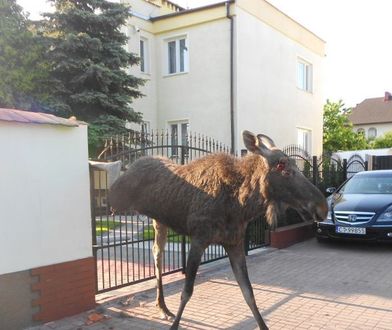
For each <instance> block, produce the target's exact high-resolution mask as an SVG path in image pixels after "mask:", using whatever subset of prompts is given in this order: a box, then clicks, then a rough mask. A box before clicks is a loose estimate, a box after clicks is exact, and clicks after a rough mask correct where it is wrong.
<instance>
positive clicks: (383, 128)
mask: <svg viewBox="0 0 392 330" xmlns="http://www.w3.org/2000/svg"><path fill="white" fill-rule="evenodd" d="M372 127H374V128H375V129H376V130H377V136H376V137H377V138H378V137H381V136H383V135H384V134H385V133H388V132H390V131H392V123H383V124H368V125H355V126H354V127H353V130H354V132H357V131H358V129H360V128H362V129H364V130H365V137H366V138H368V137H369V128H372Z"/></svg>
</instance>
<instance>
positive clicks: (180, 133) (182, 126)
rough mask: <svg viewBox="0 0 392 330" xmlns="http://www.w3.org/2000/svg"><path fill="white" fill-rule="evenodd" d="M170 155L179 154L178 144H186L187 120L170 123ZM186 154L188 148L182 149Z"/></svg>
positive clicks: (187, 133)
mask: <svg viewBox="0 0 392 330" xmlns="http://www.w3.org/2000/svg"><path fill="white" fill-rule="evenodd" d="M170 134H171V144H172V149H171V152H172V156H179V149H182V148H179V147H178V146H188V135H189V123H188V122H187V121H182V122H172V123H170ZM184 151H185V153H186V154H188V150H187V149H185V150H184Z"/></svg>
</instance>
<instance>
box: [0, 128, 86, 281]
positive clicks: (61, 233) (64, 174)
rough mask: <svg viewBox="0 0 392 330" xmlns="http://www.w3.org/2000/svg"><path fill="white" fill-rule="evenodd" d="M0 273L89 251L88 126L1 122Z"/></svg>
mask: <svg viewBox="0 0 392 330" xmlns="http://www.w3.org/2000/svg"><path fill="white" fill-rule="evenodd" d="M0 150H1V153H0V183H1V184H0V205H1V207H0V210H1V215H0V228H1V233H2V235H1V236H2V237H1V240H0V260H1V262H0V274H5V273H11V272H16V271H21V270H27V269H31V268H34V267H39V266H44V265H50V264H56V263H60V262H65V261H71V260H76V259H81V258H85V257H89V256H92V248H91V246H92V243H91V217H90V193H89V170H88V150H87V126H86V125H81V126H79V127H64V126H54V125H38V124H22V123H15V122H0Z"/></svg>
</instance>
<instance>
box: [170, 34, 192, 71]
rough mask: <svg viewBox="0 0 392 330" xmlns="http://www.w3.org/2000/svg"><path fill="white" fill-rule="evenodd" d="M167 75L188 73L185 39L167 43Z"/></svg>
mask: <svg viewBox="0 0 392 330" xmlns="http://www.w3.org/2000/svg"><path fill="white" fill-rule="evenodd" d="M167 59H168V63H167V65H168V67H167V68H168V70H167V72H168V74H174V73H180V72H187V71H188V47H187V41H186V38H185V37H182V38H178V39H174V40H170V41H168V42H167Z"/></svg>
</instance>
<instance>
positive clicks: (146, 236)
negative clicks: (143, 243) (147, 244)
mask: <svg viewBox="0 0 392 330" xmlns="http://www.w3.org/2000/svg"><path fill="white" fill-rule="evenodd" d="M154 235H155V233H154V227H153V226H151V225H150V226H147V227H146V228H145V229H144V231H143V240H150V239H151V240H153V239H154ZM167 236H168V239H167V240H168V242H173V243H181V242H182V236H181V235H178V234H177V233H176V232H174V231H173V230H171V229H169V232H168V234H167Z"/></svg>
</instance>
